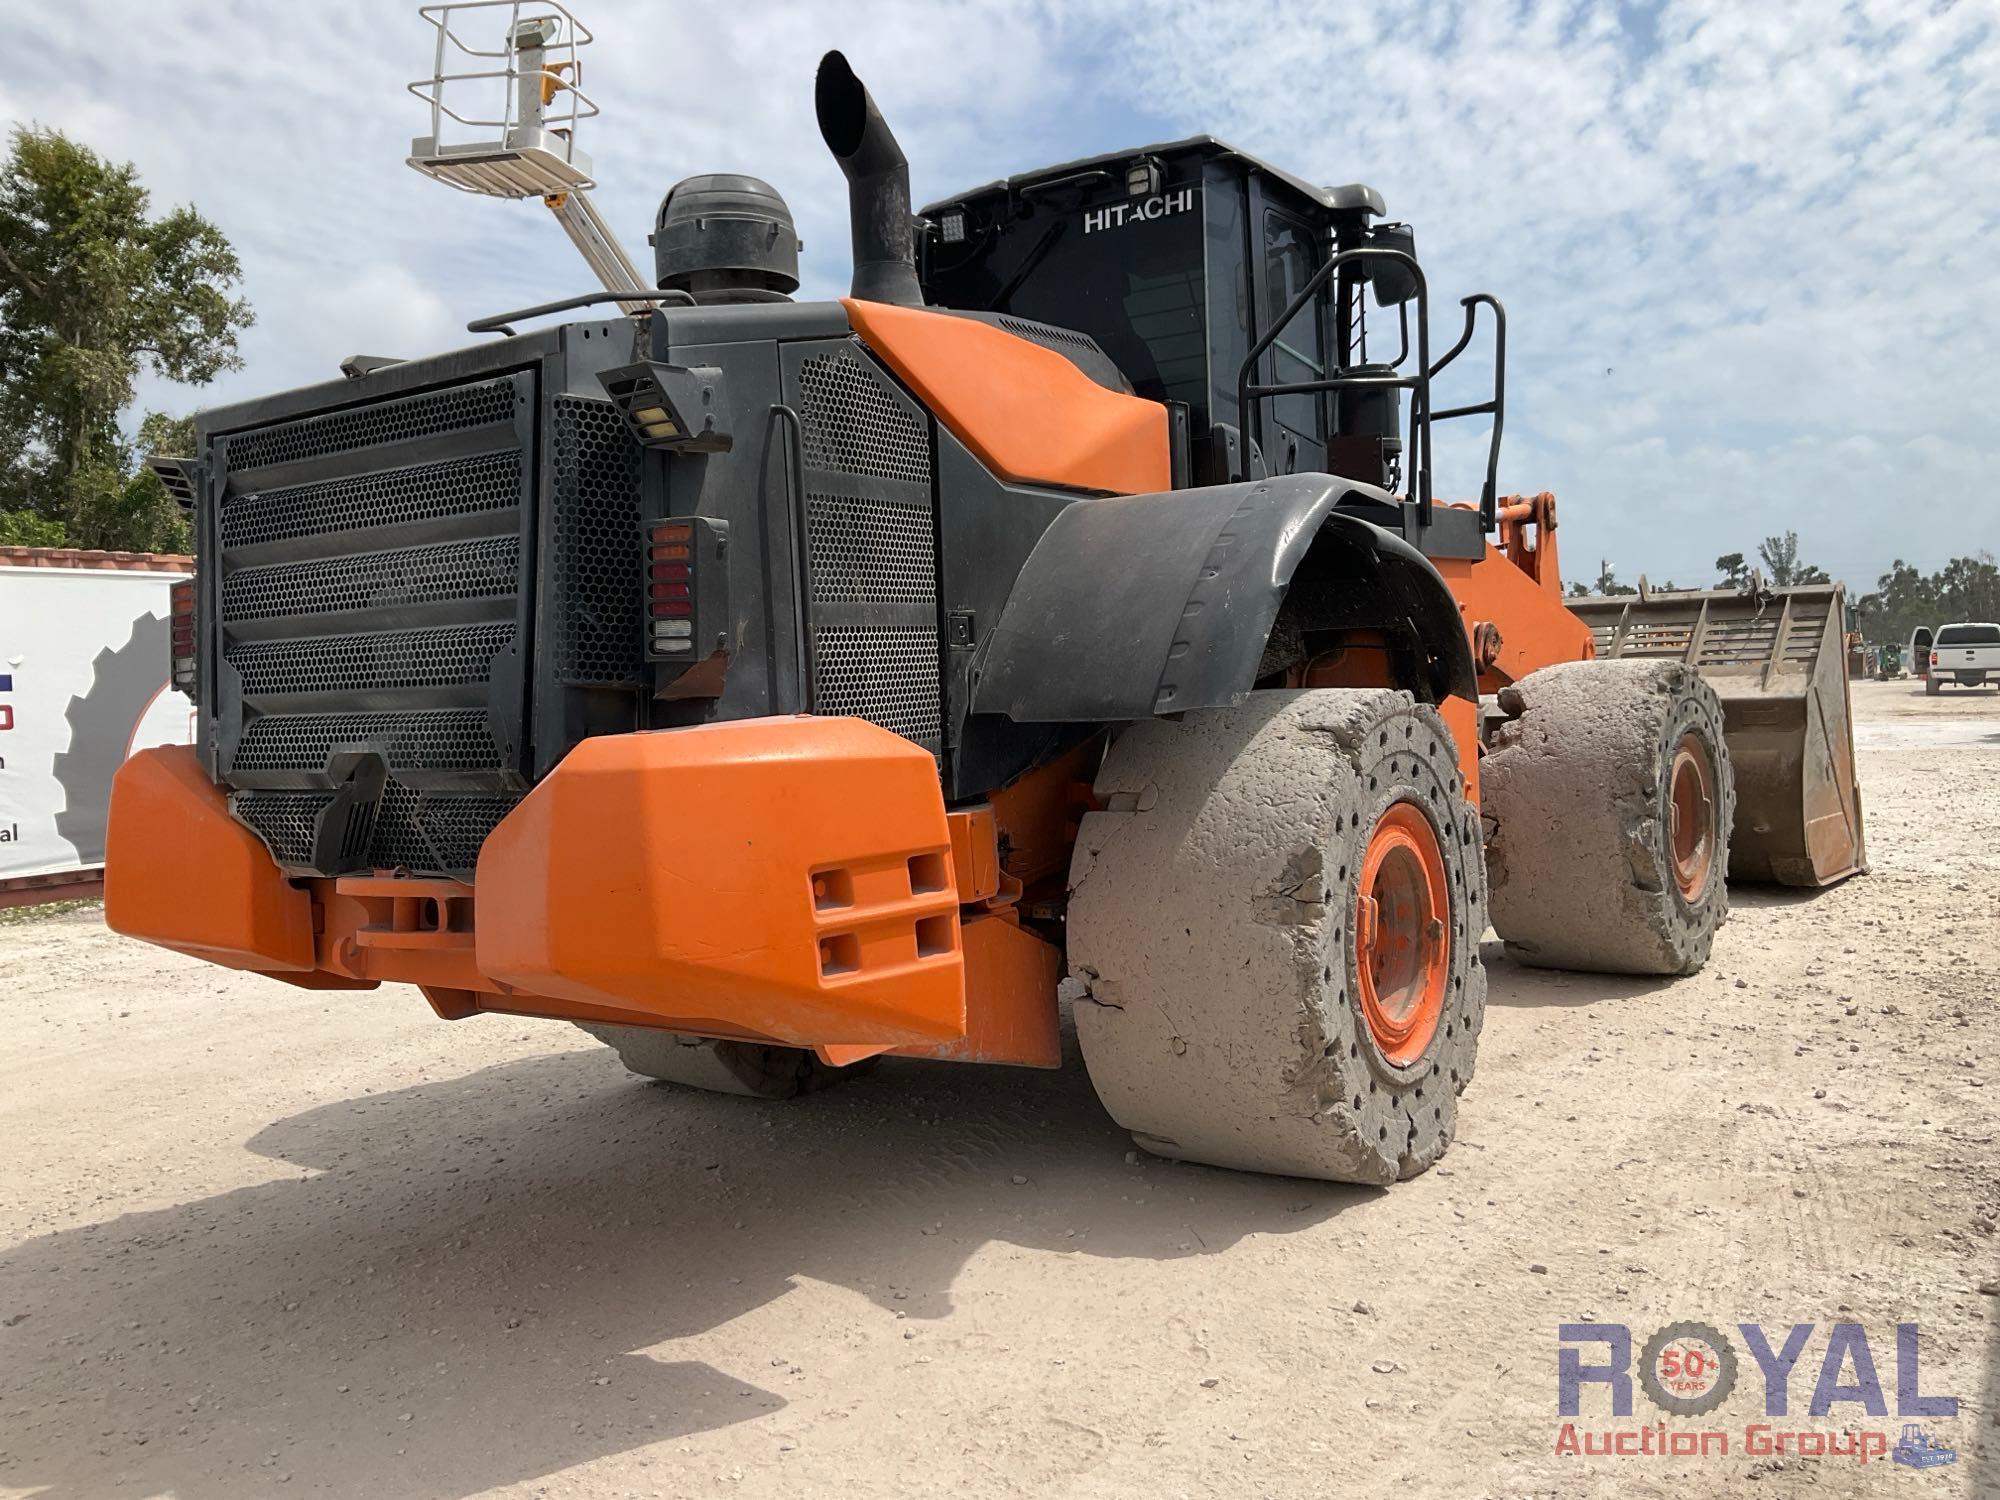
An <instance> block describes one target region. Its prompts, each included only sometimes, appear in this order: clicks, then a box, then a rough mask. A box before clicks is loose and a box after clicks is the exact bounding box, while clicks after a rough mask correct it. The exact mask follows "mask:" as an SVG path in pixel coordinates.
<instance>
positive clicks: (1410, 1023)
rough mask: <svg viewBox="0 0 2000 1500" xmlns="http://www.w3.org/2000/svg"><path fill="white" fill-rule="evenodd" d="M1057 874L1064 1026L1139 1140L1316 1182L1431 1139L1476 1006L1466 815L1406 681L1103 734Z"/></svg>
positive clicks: (1478, 905)
mask: <svg viewBox="0 0 2000 1500" xmlns="http://www.w3.org/2000/svg"><path fill="white" fill-rule="evenodd" d="M1097 795H1098V798H1099V800H1100V802H1101V803H1102V805H1103V807H1104V810H1103V811H1100V812H1092V813H1089V814H1087V815H1086V816H1085V818H1084V820H1083V826H1082V830H1081V832H1080V834H1079V837H1078V839H1077V845H1076V851H1075V854H1074V856H1073V859H1072V863H1071V867H1070V904H1069V965H1070V975H1071V981H1072V983H1071V988H1072V991H1073V992H1075V993H1077V994H1078V998H1077V999H1076V1004H1075V1014H1076V1029H1077V1038H1078V1040H1079V1042H1080V1043H1081V1044H1082V1048H1083V1055H1084V1062H1085V1064H1086V1066H1087V1068H1088V1070H1089V1073H1090V1080H1091V1083H1092V1085H1093V1087H1095V1088H1096V1090H1097V1093H1098V1097H1099V1098H1100V1099H1102V1100H1103V1102H1104V1106H1105V1108H1106V1109H1107V1110H1108V1111H1109V1112H1110V1114H1111V1116H1112V1118H1114V1119H1115V1120H1117V1121H1118V1123H1119V1124H1120V1125H1123V1126H1124V1127H1125V1128H1126V1129H1127V1130H1129V1131H1130V1132H1131V1133H1132V1137H1133V1139H1134V1140H1135V1141H1136V1142H1137V1143H1138V1144H1139V1145H1141V1146H1143V1147H1145V1148H1146V1149H1147V1150H1148V1151H1151V1152H1154V1153H1155V1154H1157V1155H1161V1156H1169V1157H1176V1158H1180V1159H1182V1160H1187V1161H1197V1162H1206V1163H1208V1164H1210V1165H1212V1166H1220V1167H1237V1168H1242V1169H1245V1170H1248V1171H1255V1172H1277V1173H1284V1174H1288V1175H1291V1176H1298V1177H1316V1178H1323V1179H1327V1180H1330V1181H1336V1182H1362V1183H1376V1184H1381V1183H1389V1182H1394V1181H1396V1180H1397V1179H1398V1178H1404V1177H1414V1176H1415V1175H1417V1174H1418V1173H1419V1172H1422V1171H1423V1170H1425V1169H1426V1168H1427V1167H1429V1166H1430V1165H1431V1164H1432V1163H1433V1162H1435V1161H1436V1160H1437V1159H1438V1158H1439V1157H1440V1156H1441V1155H1443V1154H1444V1151H1445V1148H1446V1147H1447V1145H1449V1143H1450V1141H1451V1138H1452V1135H1453V1133H1454V1131H1455V1129H1456V1126H1457V1111H1458V1095H1459V1092H1460V1091H1461V1090H1462V1089H1463V1088H1464V1087H1465V1085H1466V1084H1467V1082H1469V1081H1470V1079H1471V1077H1472V1070H1473V1064H1474V1061H1475V1058H1476V1056H1477V1052H1478V1041H1479V1030H1480V1026H1481V1024H1482V1022H1483V1020H1484V1015H1485V1003H1486V978H1485V972H1484V970H1483V969H1482V968H1481V966H1480V962H1479V946H1478V945H1479V934H1480V933H1481V931H1483V930H1484V927H1485V910H1484V886H1485V877H1484V869H1483V865H1482V859H1481V853H1480V845H1479V831H1478V823H1477V819H1476V817H1475V815H1474V813H1473V810H1472V808H1471V807H1470V806H1469V805H1468V804H1467V802H1466V800H1465V788H1464V784H1463V783H1462V781H1461V780H1460V778H1459V774H1458V758H1457V753H1456V751H1455V749H1454V748H1453V745H1452V739H1451V734H1450V732H1449V731H1448V730H1447V729H1446V728H1445V726H1444V723H1443V721H1442V720H1441V719H1440V718H1439V717H1438V714H1437V711H1436V710H1435V709H1433V708H1430V707H1428V706H1426V705H1421V704H1418V703H1416V702H1415V701H1414V700H1413V699H1412V698H1411V697H1410V696H1409V695H1408V694H1407V693H1400V692H1394V691H1390V690H1386V689H1358V690H1351V689H1337V690H1320V691H1302V692H1262V693H1253V694H1251V695H1250V697H1249V699H1248V700H1247V701H1246V702H1245V703H1243V704H1242V705H1241V706H1239V707H1236V708H1228V709H1220V710H1214V711H1205V712H1200V713H1194V714H1190V715H1188V716H1187V717H1186V718H1185V719H1183V720H1181V721H1179V722H1169V721H1166V720H1149V721H1147V722H1145V723H1142V724H1138V725H1135V726H1134V727H1132V728H1131V729H1128V730H1126V731H1125V732H1124V733H1123V734H1122V735H1121V736H1119V738H1118V739H1117V740H1116V741H1115V742H1114V743H1113V744H1112V746H1111V749H1110V751H1109V753H1108V755H1107V756H1106V758H1105V762H1104V767H1103V769H1102V771H1101V772H1100V773H1099V775H1098V778H1097Z"/></svg>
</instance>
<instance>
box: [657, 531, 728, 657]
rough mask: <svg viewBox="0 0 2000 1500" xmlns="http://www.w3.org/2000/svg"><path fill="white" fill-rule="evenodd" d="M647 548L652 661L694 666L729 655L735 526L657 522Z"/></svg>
mask: <svg viewBox="0 0 2000 1500" xmlns="http://www.w3.org/2000/svg"><path fill="white" fill-rule="evenodd" d="M646 544H647V545H646V655H647V657H648V658H649V659H651V660H653V661H656V662H661V663H670V662H671V663H679V664H680V665H682V666H692V665H693V664H694V663H695V662H697V661H700V660H702V659H703V658H704V657H706V656H708V655H710V654H711V653H713V652H716V651H724V650H727V649H728V624H729V570H728V566H727V561H726V553H727V550H728V546H729V524H728V523H727V522H726V521H717V520H715V519H713V518H711V517H709V516H683V517H677V518H674V519H671V520H665V521H655V522H653V523H652V524H651V525H650V526H649V527H648V528H647V534H646Z"/></svg>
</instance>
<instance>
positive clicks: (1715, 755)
mask: <svg viewBox="0 0 2000 1500" xmlns="http://www.w3.org/2000/svg"><path fill="white" fill-rule="evenodd" d="M1500 703H1501V707H1502V709H1503V710H1504V711H1507V712H1510V713H1512V714H1513V715H1514V717H1513V719H1512V720H1510V721H1509V722H1507V723H1504V724H1502V725H1500V726H1499V728H1498V729H1496V730H1495V731H1494V734H1493V738H1492V741H1491V744H1490V745H1489V753H1488V754H1487V756H1486V759H1485V760H1484V761H1483V762H1481V764H1480V773H1479V782H1480V799H1481V802H1482V805H1483V809H1484V813H1485V816H1486V819H1487V822H1488V834H1487V840H1486V859H1487V872H1488V874H1489V876H1490V877H1491V879H1492V882H1493V930H1494V931H1495V932H1497V933H1499V934H1500V936H1501V937H1502V938H1503V939H1505V940H1506V944H1507V956H1508V957H1509V958H1512V959H1515V960H1516V961H1518V962H1520V963H1524V964H1530V965H1533V966H1535V967H1537V968H1545V969H1581V970H1585V971H1588V972H1595V973H1600V974H1692V973H1693V972H1694V971H1695V970H1697V969H1699V968H1700V967H1701V966H1702V965H1703V964H1704V963H1706V962H1707V961H1708V954H1709V949H1710V946H1711V944H1712V943H1713V941H1714V937H1715V929H1716V928H1717V927H1719V926H1721V925H1722V921H1723V918H1724V917H1725V916H1727V915H1728V912H1729V892H1728V886H1727V882H1726V880H1725V875H1726V872H1727V871H1728V868H1729V833H1730V828H1731V826H1732V825H1733V823H1734V821H1735V818H1736V784H1735V776H1734V773H1733V771H1732V769H1731V767H1730V762H1729V747H1728V744H1727V743H1726V741H1725V740H1724V738H1723V727H1722V704H1721V701H1720V700H1719V699H1717V697H1716V696H1715V690H1714V689H1713V688H1711V687H1710V686H1709V685H1708V684H1707V683H1705V682H1703V681H1702V680H1701V677H1700V675H1699V674H1698V673H1696V672H1694V671H1693V670H1691V669H1690V668H1688V667H1686V666H1684V665H1682V664H1681V663H1680V662H1670V661H1601V662H1600V661H1582V662H1564V663H1562V664H1561V665H1558V666H1553V667H1544V668H1543V669H1542V670H1541V671H1539V672H1535V673H1532V674H1530V675H1529V676H1527V677H1524V678H1523V679H1521V681H1520V682H1518V683H1516V684H1514V686H1513V687H1511V688H1509V689H1507V690H1505V691H1504V692H1503V693H1502V694H1501V697H1500Z"/></svg>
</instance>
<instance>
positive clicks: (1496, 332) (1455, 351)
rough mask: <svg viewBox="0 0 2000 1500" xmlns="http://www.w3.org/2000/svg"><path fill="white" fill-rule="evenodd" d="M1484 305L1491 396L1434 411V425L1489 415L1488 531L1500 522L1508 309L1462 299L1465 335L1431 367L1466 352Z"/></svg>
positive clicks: (1482, 507) (1482, 501)
mask: <svg viewBox="0 0 2000 1500" xmlns="http://www.w3.org/2000/svg"><path fill="white" fill-rule="evenodd" d="M1481 303H1484V304H1485V305H1486V306H1488V307H1490V308H1492V309H1493V395H1492V396H1491V397H1490V398H1489V399H1488V400H1485V401H1481V402H1479V403H1478V404H1477V405H1475V406H1454V407H1451V408H1449V409H1447V410H1445V411H1440V412H1433V413H1432V414H1431V420H1432V421H1433V422H1448V421H1450V420H1451V419H1452V418H1453V417H1476V416H1481V415H1483V414H1485V413H1488V412H1491V413H1492V415H1493V432H1492V435H1491V436H1490V437H1489V438H1488V439H1487V442H1486V484H1485V487H1484V488H1483V489H1481V490H1480V492H1479V524H1480V526H1481V528H1482V529H1484V530H1486V531H1491V530H1493V528H1494V527H1495V526H1497V525H1498V524H1499V520H1500V490H1499V481H1500V429H1501V428H1502V427H1503V426H1504V425H1505V424H1506V421H1507V309H1506V308H1504V307H1502V306H1501V305H1500V299H1499V298H1497V297H1494V296H1492V295H1491V294H1490V293H1487V292H1475V293H1473V295H1472V296H1470V297H1461V298H1459V300H1458V305H1459V306H1460V307H1462V308H1464V309H1465V332H1463V333H1461V334H1460V335H1459V336H1458V342H1457V343H1455V344H1453V345H1452V346H1451V348H1450V349H1449V350H1448V351H1447V352H1446V354H1445V357H1444V358H1443V359H1441V360H1439V361H1438V362H1437V364H1436V365H1434V366H1433V367H1432V368H1431V374H1433V375H1436V374H1437V373H1438V372H1439V371H1441V370H1442V369H1444V367H1445V366H1446V365H1448V364H1450V363H1451V362H1452V361H1453V360H1455V359H1457V358H1458V357H1459V355H1461V354H1463V353H1464V352H1465V346H1466V345H1467V344H1470V343H1471V342H1472V331H1473V327H1474V325H1475V324H1476V323H1477V322H1478V320H1479V307H1480V304H1481Z"/></svg>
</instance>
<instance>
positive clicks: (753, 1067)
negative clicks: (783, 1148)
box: [576, 1021, 875, 1099]
mask: <svg viewBox="0 0 2000 1500" xmlns="http://www.w3.org/2000/svg"><path fill="white" fill-rule="evenodd" d="M576 1024H577V1026H578V1027H579V1028H580V1029H581V1030H584V1031H587V1032H589V1033H590V1034H591V1035H592V1036H594V1037H596V1038H597V1039H598V1040H599V1041H600V1042H603V1043H604V1044H605V1045H606V1046H608V1047H610V1048H611V1049H612V1050H613V1051H614V1052H616V1053H617V1054H618V1060H619V1061H620V1062H622V1063H624V1064H625V1066H626V1067H627V1068H628V1069H630V1070H631V1071H632V1072H634V1073H637V1074H639V1075H640V1076H641V1077H643V1078H657V1079H658V1080H659V1081H660V1082H662V1083H673V1084H679V1085H680V1086H681V1087H682V1088H690V1089H701V1090H702V1091H703V1092H705V1093H710V1094H738V1095H741V1096H742V1097H744V1098H746V1099H792V1098H796V1097H797V1096H798V1095H800V1094H806V1093H811V1092H812V1091H813V1090H815V1089H822V1088H826V1087H827V1086H829V1085H830V1084H834V1083H838V1082H840V1081H842V1080H843V1079H847V1078H852V1077H854V1076H856V1075H857V1074H860V1073H865V1072H867V1071H868V1069H869V1068H870V1067H872V1066H873V1064H874V1061H875V1060H874V1059H873V1058H869V1059H868V1060H867V1061H866V1062H859V1063H855V1064H853V1065H852V1066H850V1067H845V1068H831V1067H828V1066H827V1065H826V1064H824V1063H822V1062H821V1061H820V1060H819V1058H818V1057H816V1056H815V1055H814V1054H813V1053H811V1052H808V1051H806V1050H805V1049H804V1048H802V1047H777V1046H763V1045H759V1044H758V1043H755V1042H727V1041H712V1040H710V1039H708V1038H706V1037H693V1036H682V1035H680V1034H679V1033H678V1032H673V1031H655V1030H653V1029H652V1028H651V1027H647V1026H608V1025H604V1024H602V1023H600V1022H596V1021H579V1022H577V1023H576Z"/></svg>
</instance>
